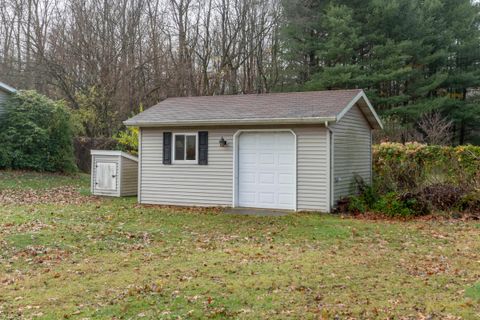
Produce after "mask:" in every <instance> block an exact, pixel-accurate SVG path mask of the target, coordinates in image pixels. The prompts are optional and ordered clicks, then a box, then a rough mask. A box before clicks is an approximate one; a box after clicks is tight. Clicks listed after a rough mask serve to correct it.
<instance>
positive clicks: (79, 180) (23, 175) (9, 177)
mask: <svg viewBox="0 0 480 320" xmlns="http://www.w3.org/2000/svg"><path fill="white" fill-rule="evenodd" d="M89 183H90V175H88V174H85V173H78V174H71V175H61V174H58V173H38V172H33V171H0V190H2V189H13V190H18V189H33V190H46V189H51V188H58V187H63V186H74V187H82V191H83V192H84V191H85V190H88V189H89Z"/></svg>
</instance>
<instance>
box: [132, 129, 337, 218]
mask: <svg viewBox="0 0 480 320" xmlns="http://www.w3.org/2000/svg"><path fill="white" fill-rule="evenodd" d="M241 129H249V130H251V129H259V130H261V129H277V128H276V127H275V128H266V127H244V128H243V127H242V128H238V127H223V128H221V127H216V128H201V129H199V128H171V129H170V128H169V129H165V130H163V129H162V128H142V129H141V144H140V154H141V159H140V172H141V177H140V184H139V189H140V195H141V196H140V197H139V201H140V202H141V203H150V204H166V205H186V206H190V205H195V206H231V205H232V202H233V165H234V145H233V136H234V134H235V133H236V132H237V131H238V130H241ZM278 129H292V130H293V131H294V132H295V134H296V136H297V208H298V210H319V211H327V210H328V197H329V194H328V182H327V181H328V163H327V161H326V159H327V150H326V145H327V134H326V132H327V131H326V129H325V128H324V127H319V126H317V127H293V128H292V127H279V128H278ZM164 131H168V132H181V133H186V132H197V131H208V165H205V166H202V165H196V164H172V165H164V164H162V154H163V153H162V143H163V132H164ZM221 137H223V138H224V139H225V140H226V141H227V146H226V147H220V146H219V143H218V141H219V140H220V138H221Z"/></svg>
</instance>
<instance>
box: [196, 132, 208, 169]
mask: <svg viewBox="0 0 480 320" xmlns="http://www.w3.org/2000/svg"><path fill="white" fill-rule="evenodd" d="M198 164H199V165H203V166H206V165H207V164H208V131H199V132H198Z"/></svg>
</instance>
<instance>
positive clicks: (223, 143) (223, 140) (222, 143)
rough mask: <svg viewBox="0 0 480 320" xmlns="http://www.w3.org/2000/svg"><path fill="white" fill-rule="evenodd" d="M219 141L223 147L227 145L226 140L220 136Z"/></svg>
mask: <svg viewBox="0 0 480 320" xmlns="http://www.w3.org/2000/svg"><path fill="white" fill-rule="evenodd" d="M218 142H219V143H220V147H225V146H226V145H227V141H225V139H223V137H222V138H220V141H218Z"/></svg>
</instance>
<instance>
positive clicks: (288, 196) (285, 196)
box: [278, 193, 294, 205]
mask: <svg viewBox="0 0 480 320" xmlns="http://www.w3.org/2000/svg"><path fill="white" fill-rule="evenodd" d="M278 197H279V199H278V203H279V204H281V205H289V204H290V203H292V201H294V195H293V194H292V193H279V194H278Z"/></svg>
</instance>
